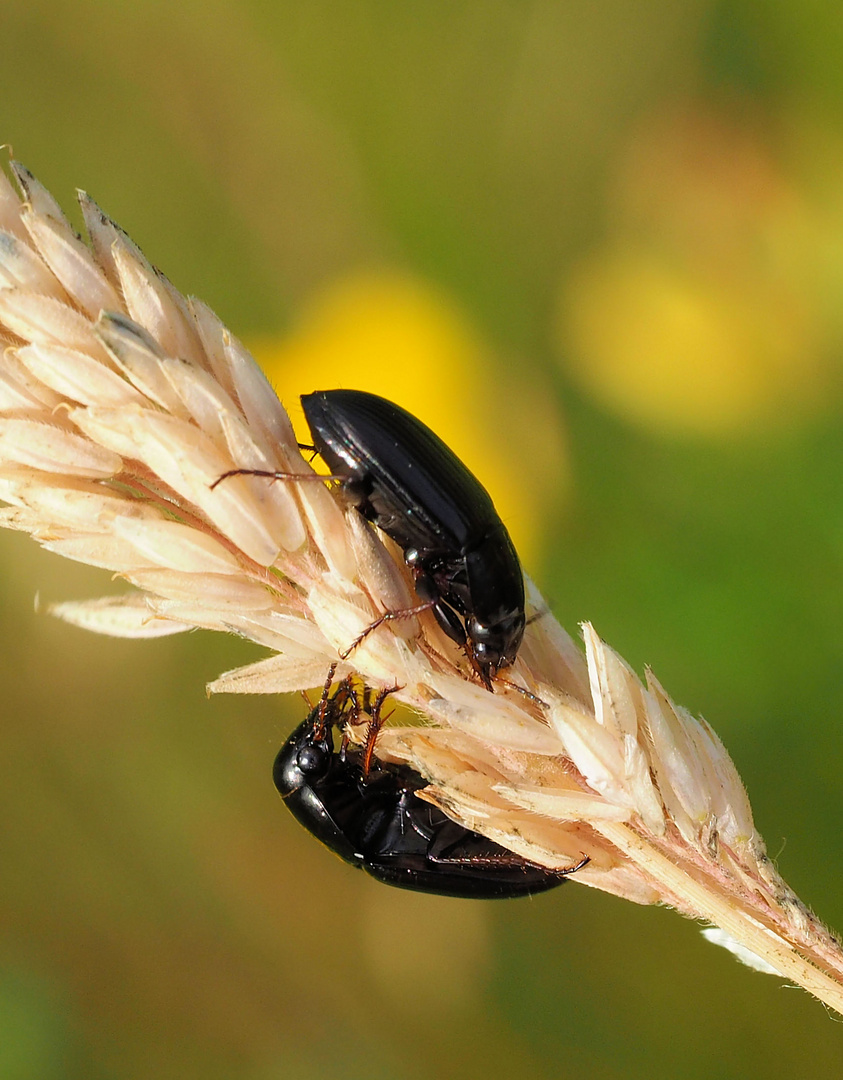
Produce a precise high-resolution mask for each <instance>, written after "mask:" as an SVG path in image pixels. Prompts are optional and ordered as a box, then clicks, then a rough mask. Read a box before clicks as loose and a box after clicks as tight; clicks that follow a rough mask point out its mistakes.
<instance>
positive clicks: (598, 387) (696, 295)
mask: <svg viewBox="0 0 843 1080" xmlns="http://www.w3.org/2000/svg"><path fill="white" fill-rule="evenodd" d="M732 285H733V287H732V288H730V287H729V283H727V282H725V281H722V280H716V279H711V278H706V277H705V276H702V275H692V274H688V273H684V272H682V271H681V270H678V269H677V268H676V267H674V266H670V265H668V264H667V263H666V262H665V261H661V262H660V261H659V260H658V259H656V258H654V257H653V256H652V255H651V254H650V253H649V252H646V251H642V250H635V249H634V248H629V249H627V250H623V249H620V250H617V251H615V252H611V253H608V252H607V253H603V254H602V255H600V256H599V257H597V258H594V259H593V260H591V261H590V262H589V263H588V264H586V265H584V266H582V267H581V268H580V270H579V272H578V273H577V274H576V275H575V276H574V277H573V278H572V279H571V281H570V282H569V283H568V284H567V287H566V290H565V296H564V303H563V307H562V311H561V316H560V328H559V330H560V338H561V340H562V343H563V346H562V347H563V349H564V350H565V352H566V359H567V362H568V364H569V366H570V369H571V370H572V372H573V373H574V374H575V376H576V378H577V379H578V381H579V382H580V383H581V384H582V385H584V386H585V387H586V389H588V390H589V391H590V392H591V393H592V394H593V395H594V396H595V397H596V398H597V399H598V400H600V401H602V402H604V403H605V404H606V405H608V406H609V407H610V408H612V409H613V411H615V412H618V413H620V414H621V415H625V416H627V417H628V418H629V419H632V420H634V421H636V422H638V423H640V424H643V425H645V426H647V427H652V428H655V429H659V430H664V431H673V432H682V431H689V432H694V433H697V434H703V435H718V434H725V433H729V432H735V431H740V430H741V429H743V428H746V427H757V426H759V425H760V424H762V423H764V422H765V421H767V420H769V419H771V418H772V417H774V416H775V415H776V414H777V413H779V412H784V411H785V410H787V411H790V412H792V411H793V410H794V409H796V411H799V408H800V406H802V407H804V406H805V405H807V404H808V403H809V401H811V400H812V398H813V397H814V396H815V395H816V393H817V389H818V385H819V384H820V382H821V380H820V378H819V376H820V368H821V366H822V365H821V359H820V356H819V354H818V350H817V348H816V345H815V342H814V340H813V334H812V326H811V322H810V319H809V318H808V317H807V314H806V310H805V308H804V306H803V305H802V304H800V302H799V297H798V296H795V295H793V294H788V293H787V292H783V293H779V294H776V293H775V292H774V291H773V290H769V291H768V290H764V289H762V290H753V288H752V287H751V286H750V284H749V283H743V285H742V287H741V286H737V285H734V283H732Z"/></svg>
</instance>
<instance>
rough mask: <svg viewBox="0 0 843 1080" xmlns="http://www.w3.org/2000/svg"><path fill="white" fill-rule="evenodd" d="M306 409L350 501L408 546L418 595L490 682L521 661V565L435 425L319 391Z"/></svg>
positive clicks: (369, 397) (387, 406)
mask: <svg viewBox="0 0 843 1080" xmlns="http://www.w3.org/2000/svg"><path fill="white" fill-rule="evenodd" d="M301 402H302V407H303V409H304V414H305V417H306V418H307V422H308V425H309V426H310V430H311V433H312V435H313V442H314V445H315V448H316V449H317V450H318V451H319V453H320V455H321V456H322V458H323V459H324V460H325V462H326V463H327V465H328V467H329V468H330V470H331V472H332V473H333V474H334V475H336V476H341V477H343V478H344V479H343V484H342V486H343V490H344V492H345V494H346V496H347V497H348V498H349V499H350V500H351V501H352V502H353V503H354V505H355V506H357V508H358V509H359V510H360V512H361V513H362V514H363V515H364V517H366V518H368V520H369V521H372V522H374V523H375V524H376V525H377V526H378V528H380V529H383V531H384V532H385V533H386V534H387V535H388V536H391V537H392V539H393V540H395V541H396V543H398V544H399V545H400V546H401V548H402V549H403V551H404V558H405V559H406V561H407V565H408V566H409V567H410V568H411V569H412V571H413V575H414V577H415V583H416V591H417V592H418V594H419V596H420V597H421V599H422V600H424V601H425V602H426V604H429V606H430V607H431V608H432V609H433V613H434V615H435V616H436V619H437V621H438V622H439V625H440V626H441V627H442V629H443V630H444V631H445V633H446V634H448V636H449V637H450V638H452V639H453V640H454V641H456V642H457V643H458V644H459V645H463V646H465V647H466V650H467V652H468V655H469V658H470V659H471V661H472V663H473V664H474V666H475V668H476V669H477V671H478V673H479V674H480V676H481V677H482V679H483V681H484V682H485V683H486V685H487V686H488V685H490V680H491V678H492V677H493V676H494V675H495V674H497V671H498V669H499V668H501V667H504V666H507V665H509V664H512V663H514V661H515V657H516V654H517V652H518V647H519V645H520V644H521V639H522V638H523V636H524V626H525V619H524V579H523V576H522V574H521V564H520V562H519V561H518V555H517V553H516V551H515V547H514V545H513V543H512V540H511V539H510V536H509V533H508V532H507V530H506V527H505V525H504V523H503V522H502V521H501V519H500V517H499V515H498V513H497V511H496V510H495V507H494V504H493V502H492V500H491V498H490V496H489V493H488V492H487V491H486V489H485V488H484V487H483V485H482V484H481V483H480V481H479V480H478V479H477V478H476V477H475V476H474V475H473V474H472V473H471V472H469V470H468V469H467V468H466V467H465V465H463V463H462V462H461V461H460V459H459V458H458V457H457V456H456V454H455V453H454V452H453V451H452V450H451V449H449V447H447V446H446V445H445V443H444V442H442V440H441V439H440V438H439V436H438V435H436V434H434V432H432V431H431V430H430V428H429V427H427V426H426V425H425V424H423V423H422V422H421V421H420V420H417V419H416V417H415V416H412V415H411V414H410V413H408V412H407V411H406V409H402V408H400V407H399V406H398V405H395V404H393V403H392V402H391V401H387V400H386V399H385V398H382V397H378V395H377V394H369V393H366V392H365V391H362V390H320V391H317V392H316V393H314V394H305V395H303V397H302V399H301ZM400 615H401V612H392V613H390V615H389V616H387V617H392V618H394V617H396V616H398V617H400ZM380 621H383V620H379V622H380ZM377 625H379V623H374V624H373V625H372V627H371V628H370V629H373V628H374V627H375V626H377ZM368 632H369V631H368V630H367V633H368Z"/></svg>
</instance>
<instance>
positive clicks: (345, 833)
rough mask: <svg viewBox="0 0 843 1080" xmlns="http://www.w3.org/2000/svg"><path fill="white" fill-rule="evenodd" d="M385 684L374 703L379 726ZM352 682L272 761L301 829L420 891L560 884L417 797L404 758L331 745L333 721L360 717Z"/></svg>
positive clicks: (356, 862)
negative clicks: (400, 761) (376, 755)
mask: <svg viewBox="0 0 843 1080" xmlns="http://www.w3.org/2000/svg"><path fill="white" fill-rule="evenodd" d="M388 692H389V691H382V692H381V693H380V694H379V695H378V696H377V698H376V700H375V704H374V707H373V709H372V710H371V717H372V725H373V727H374V728H375V730H376V729H377V727H379V725H380V715H379V713H380V707H381V704H382V703H383V699H384V698H385V696H386V694H387V693H388ZM358 715H359V706H358V703H357V696H356V694H355V692H354V691H353V689H352V688H351V682H350V680H349V679H346V680H343V682H341V683H340V684H339V686H338V689H337V690H336V692H335V693H334V695H333V697H329V696H328V688H327V687H326V690H325V694H324V695H323V698H322V701H321V702H320V704H319V705H317V707H316V708H315V709H314V710H313V711H312V712H311V713H310V715H309V716H308V717H307V719H306V720H305V721H304V722H303V723H302V724H301V725H300V726H299V727H298V728H297V729H296V730H295V731H294V732H293V734H292V735H291V736H290V738H289V739H288V740H287V742H286V743H285V744H284V746H283V747H282V748H281V750H280V751H279V753H278V756H277V757H276V759H275V765H274V768H273V779H274V781H275V786H276V788H277V789H278V792H279V794H280V795H281V797H282V798H283V799H284V801H285V802H286V804H287V806H288V807H289V808H290V810H291V812H292V813H293V815H294V816H295V817H296V818H297V819H298V820H299V821H300V822H301V824H302V825H304V827H305V828H306V829H308V830H309V831H310V832H311V833H313V835H314V836H315V837H316V838H317V839H318V840H321V842H322V843H323V844H325V845H326V847H329V848H330V849H331V850H332V851H334V852H336V854H337V855H339V856H340V858H342V859H345V861H346V862H348V863H351V865H352V866H356V867H358V868H359V869H363V870H365V871H366V872H367V873H369V874H371V875H372V877H374V878H377V879H378V881H383V882H385V883H386V884H387V885H396V886H398V887H399V888H404V889H413V890H415V891H417V892H427V893H436V894H439V895H441V896H457V897H464V898H467V899H476V900H494V899H504V898H507V897H517V896H529V895H531V894H532V893H539V892H544V891H545V890H547V889H553V888H555V887H556V886H557V885H561V884H562V882H563V881H564V879H565V877H566V876H567V875H568V874H572V873H574V872H575V871H576V870H579V869H581V868H582V867H583V866H585V864H586V863H587V862H588V859H587V858H586V859H582V860H581V861H580V862H579V863H578V864H577V865H576V866H572V867H570V868H569V869H566V870H549V869H547V868H546V867H543V866H538V865H537V864H535V863H531V862H528V861H527V860H525V859H522V858H521V857H520V856H518V855H515V854H513V853H512V852H511V851H507V850H506V849H505V848H503V847H501V846H500V845H499V844H495V843H494V842H492V841H491V840H487V839H486V837H484V836H481V835H480V833H476V832H472V830H471V829H466V828H465V827H464V826H462V825H458V824H457V823H456V822H455V821H451V819H450V818H448V817H446V815H445V814H444V813H443V812H442V811H441V810H439V809H438V808H437V807H435V806H432V805H431V804H430V803H428V802H425V801H424V800H423V799H420V798H419V797H418V795H417V792H418V791H419V790H420V789H421V788H423V787H425V786H426V781H425V780H424V779H423V778H422V776H421V775H420V774H419V773H417V772H415V770H413V769H412V768H410V766H409V765H396V764H392V763H389V762H382V761H379V760H378V759H374V760H373V761H372V762H371V766H372V767H371V768H370V767H369V765H370V760H369V754H368V753H367V752H366V751H365V750H363V749H362V748H354V747H351V746H349V745H347V744H346V741H345V740H343V744H342V746H341V749H340V750H339V751H335V750H334V744H333V732H332V729H333V727H335V726H337V725H339V724H342V723H343V722H345V721H346V720H351V721H352V722H356V721H357V719H358Z"/></svg>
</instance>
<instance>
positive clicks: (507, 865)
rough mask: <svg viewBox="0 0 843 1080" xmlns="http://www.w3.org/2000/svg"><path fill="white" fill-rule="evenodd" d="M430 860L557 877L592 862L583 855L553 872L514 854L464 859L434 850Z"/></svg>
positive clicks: (441, 863)
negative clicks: (535, 872) (577, 860)
mask: <svg viewBox="0 0 843 1080" xmlns="http://www.w3.org/2000/svg"><path fill="white" fill-rule="evenodd" d="M427 857H428V859H429V860H430V861H431V862H433V863H436V865H437V866H470V867H480V866H482V867H488V868H489V869H492V868H496V869H499V870H512V869H516V868H518V869H522V870H540V871H542V872H543V873H545V874H553V875H554V876H555V877H568V876H569V875H570V874H576V872H577V871H578V870H582V869H583V867H585V866H588V864H589V863H590V862H591V858H590V857H589V856H588V855H583V857H582V858H581V859H580V861H579V862H578V863H575V864H574V865H573V866H566V867H565V868H564V869H562V870H553V869H551V868H550V867H548V866H542V865H541V864H540V863H534V862H531V861H530V860H529V859H522V858H521V856H520V855H516V854H515V853H514V852H512V853H509V854H504V855H466V856H464V857H463V858H459V857H452V856H447V855H444V856H442V855H436V854H435V853H434V851H433V850H431V851H429V852H428V855H427Z"/></svg>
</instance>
